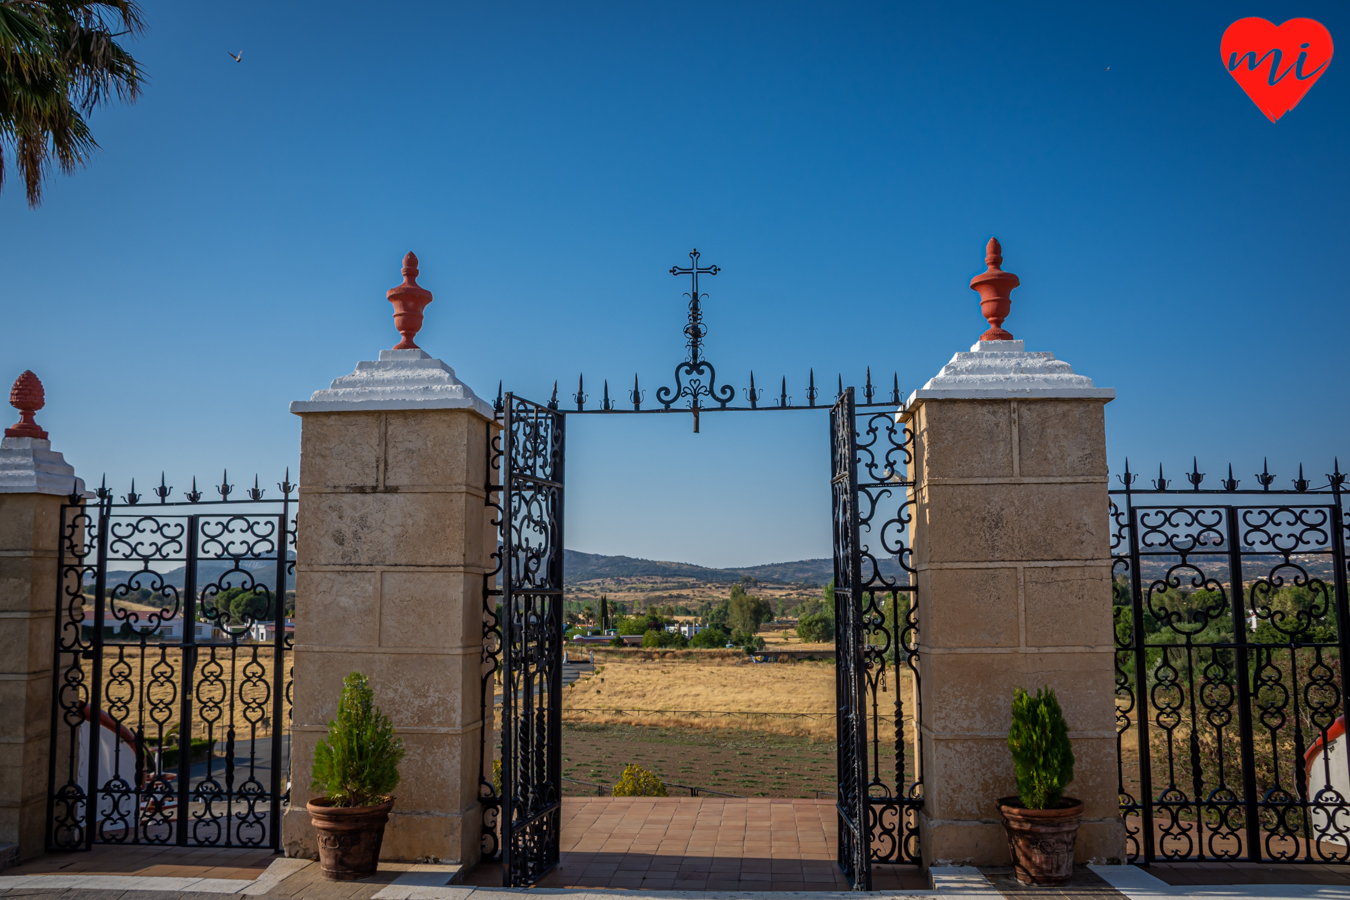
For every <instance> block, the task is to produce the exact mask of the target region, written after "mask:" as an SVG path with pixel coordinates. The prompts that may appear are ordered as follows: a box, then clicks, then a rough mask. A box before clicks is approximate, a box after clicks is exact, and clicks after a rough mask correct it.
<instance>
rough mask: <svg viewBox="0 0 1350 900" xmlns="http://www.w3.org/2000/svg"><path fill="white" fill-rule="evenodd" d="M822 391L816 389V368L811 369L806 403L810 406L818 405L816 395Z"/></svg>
mask: <svg viewBox="0 0 1350 900" xmlns="http://www.w3.org/2000/svg"><path fill="white" fill-rule="evenodd" d="M819 393H820V391H817V390H816V370H815V369H814V368H812V369H811V380H810V382H809V383H808V384H807V386H806V403H807V405H808V406H815V405H816V396H817V395H818V394H819Z"/></svg>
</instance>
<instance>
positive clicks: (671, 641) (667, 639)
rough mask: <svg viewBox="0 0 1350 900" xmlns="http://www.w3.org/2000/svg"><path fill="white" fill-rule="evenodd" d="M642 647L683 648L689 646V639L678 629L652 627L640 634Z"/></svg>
mask: <svg viewBox="0 0 1350 900" xmlns="http://www.w3.org/2000/svg"><path fill="white" fill-rule="evenodd" d="M642 646H643V647H648V648H651V647H673V648H676V649H683V648H685V647H687V646H689V639H688V638H686V637H685V636H684V635H682V634H680V633H679V632H678V631H666V630H664V629H662V630H661V631H657V630H655V629H652V630H650V631H647V632H645V633H644V634H643V635H642Z"/></svg>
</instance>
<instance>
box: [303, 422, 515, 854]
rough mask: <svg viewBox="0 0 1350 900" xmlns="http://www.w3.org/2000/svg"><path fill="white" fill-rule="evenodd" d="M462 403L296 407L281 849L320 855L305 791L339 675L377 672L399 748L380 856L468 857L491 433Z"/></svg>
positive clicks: (473, 839) (492, 535)
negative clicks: (287, 750) (288, 732)
mask: <svg viewBox="0 0 1350 900" xmlns="http://www.w3.org/2000/svg"><path fill="white" fill-rule="evenodd" d="M496 427H497V426H496V425H495V424H493V423H490V422H489V421H488V420H486V419H485V418H484V417H483V416H482V415H480V414H478V413H477V412H475V411H472V410H466V409H420V410H384V411H365V412H362V411H350V412H346V411H344V412H310V413H305V414H304V426H303V432H302V438H301V462H300V496H301V502H300V506H299V513H298V519H297V532H298V533H297V548H296V557H297V561H298V562H297V566H296V598H297V603H296V643H295V657H294V658H295V695H294V696H295V710H294V723H295V724H294V747H293V749H292V791H291V806H290V809H289V811H288V812H287V814H286V819H285V825H284V828H283V841H284V845H285V851H286V854H287V855H288V856H311V855H313V854H314V853H315V852H316V848H315V843H314V833H313V829H312V826H311V825H310V823H309V816H308V813H307V812H305V807H304V804H305V802H306V801H308V800H310V799H312V798H313V797H314V791H313V790H312V789H311V787H310V783H309V779H310V767H311V765H312V761H313V755H314V746H315V744H316V743H317V742H318V740H319V739H320V738H322V737H323V736H324V735H325V734H326V732H327V728H326V723H327V722H328V721H329V720H330V719H332V718H333V716H334V715H335V714H336V710H337V701H338V697H339V694H340V693H341V689H342V679H343V678H344V677H345V676H346V675H347V673H348V672H351V671H354V670H356V671H361V672H363V673H365V674H366V675H368V676H370V678H371V681H372V684H373V687H374V689H375V700H376V703H377V704H379V706H380V707H381V709H382V710H383V711H384V713H385V714H387V715H388V716H389V717H390V718H391V719H392V720H393V722H394V725H395V727H396V729H397V730H398V733H399V734H400V736H401V737H402V739H403V742H404V744H405V746H406V747H407V756H406V757H405V758H404V761H403V765H402V767H401V774H402V782H401V784H400V785H399V788H398V790H397V791H396V796H397V800H396V803H395V806H394V812H393V815H392V817H391V819H390V823H389V826H388V828H387V830H386V833H385V841H384V848H383V852H382V856H383V857H384V858H385V859H405V860H416V859H427V858H434V859H438V860H444V861H458V862H463V863H465V864H466V865H472V864H473V863H474V862H475V861H476V860H477V858H478V853H479V846H480V835H479V828H480V821H481V808H480V805H479V803H478V771H479V770H478V764H479V742H480V741H481V740H482V729H483V706H482V690H481V680H480V672H481V654H482V632H483V615H482V609H483V576H484V574H485V573H486V572H487V571H488V570H489V569H490V567H491V560H490V558H489V556H490V554H491V553H492V552H493V551H494V550H495V548H496V543H497V534H496V529H495V528H494V527H493V526H492V525H491V516H490V515H489V509H488V508H487V506H486V492H485V490H484V485H485V484H486V481H487V446H488V430H489V429H490V428H496Z"/></svg>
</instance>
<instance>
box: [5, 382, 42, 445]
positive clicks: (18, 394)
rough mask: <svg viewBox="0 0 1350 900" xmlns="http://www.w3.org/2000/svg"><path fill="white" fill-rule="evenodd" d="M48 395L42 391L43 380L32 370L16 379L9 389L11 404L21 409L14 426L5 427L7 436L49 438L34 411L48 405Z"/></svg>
mask: <svg viewBox="0 0 1350 900" xmlns="http://www.w3.org/2000/svg"><path fill="white" fill-rule="evenodd" d="M46 400H47V398H46V396H45V395H44V394H43V391H42V382H41V381H38V377H37V376H36V375H34V374H33V373H32V372H24V373H23V374H22V375H20V376H19V377H18V378H17V379H15V381H14V387H12V388H10V390H9V405H10V406H12V407H14V408H15V409H17V410H18V411H19V421H17V422H15V423H14V427H13V428H6V429H5V437H17V438H39V439H40V440H44V441H45V440H46V439H47V432H45V431H43V430H42V429H41V428H39V427H38V423H37V422H35V421H33V413H35V412H37V411H38V410H39V409H42V407H43V406H45V405H46Z"/></svg>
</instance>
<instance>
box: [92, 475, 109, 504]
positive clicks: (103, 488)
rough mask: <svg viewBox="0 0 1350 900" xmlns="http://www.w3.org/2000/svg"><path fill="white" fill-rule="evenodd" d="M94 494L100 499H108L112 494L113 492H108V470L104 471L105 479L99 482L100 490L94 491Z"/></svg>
mask: <svg viewBox="0 0 1350 900" xmlns="http://www.w3.org/2000/svg"><path fill="white" fill-rule="evenodd" d="M94 496H96V497H98V499H100V500H107V499H108V498H109V497H111V496H112V495H111V494H109V493H108V473H107V472H104V473H103V481H102V483H101V484H99V486H98V490H96V491H94Z"/></svg>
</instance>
